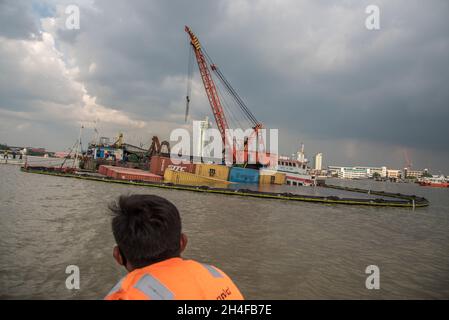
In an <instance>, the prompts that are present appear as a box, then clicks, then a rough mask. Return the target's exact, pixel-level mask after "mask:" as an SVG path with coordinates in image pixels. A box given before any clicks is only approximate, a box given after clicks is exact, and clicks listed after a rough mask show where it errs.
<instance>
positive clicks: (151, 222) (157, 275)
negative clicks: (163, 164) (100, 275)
mask: <svg viewBox="0 0 449 320" xmlns="http://www.w3.org/2000/svg"><path fill="white" fill-rule="evenodd" d="M110 210H111V211H112V214H113V218H112V232H113V235H114V238H115V241H116V243H117V245H116V246H115V247H114V249H113V256H114V259H115V260H116V261H117V262H118V264H119V265H121V266H123V267H125V268H126V270H127V271H128V272H129V273H128V274H127V275H126V276H125V277H124V278H123V279H122V280H120V282H119V283H117V284H116V285H115V286H114V288H112V290H111V291H110V292H109V293H108V295H107V296H106V298H105V299H106V300H172V299H177V300H242V299H243V296H242V294H241V293H240V291H239V289H238V288H237V286H236V285H235V284H234V282H233V281H232V280H231V279H230V278H229V277H228V276H227V275H226V274H225V273H224V272H223V271H221V270H220V269H218V268H216V267H214V266H211V265H208V264H203V263H199V262H196V261H193V260H187V259H183V258H182V257H181V253H182V252H183V251H184V249H185V247H186V245H187V237H186V235H185V234H184V233H182V225H181V218H180V215H179V212H178V209H177V208H176V207H175V205H174V204H172V203H171V202H170V201H168V200H166V199H164V198H162V197H159V196H156V195H130V196H121V197H120V198H119V199H118V201H117V202H116V203H114V204H112V205H111V206H110Z"/></svg>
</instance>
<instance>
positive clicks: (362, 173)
mask: <svg viewBox="0 0 449 320" xmlns="http://www.w3.org/2000/svg"><path fill="white" fill-rule="evenodd" d="M328 170H329V172H330V173H331V175H333V176H337V177H338V178H340V179H367V178H372V177H373V175H374V174H375V173H378V174H379V175H380V177H381V178H387V177H388V170H387V167H385V166H383V167H362V166H356V167H342V166H329V167H328ZM392 174H393V172H392Z"/></svg>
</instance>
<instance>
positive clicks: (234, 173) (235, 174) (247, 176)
mask: <svg viewBox="0 0 449 320" xmlns="http://www.w3.org/2000/svg"><path fill="white" fill-rule="evenodd" d="M229 181H231V182H238V183H259V170H254V169H246V168H240V167H232V168H231V170H230V171H229Z"/></svg>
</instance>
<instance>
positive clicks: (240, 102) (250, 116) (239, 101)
mask: <svg viewBox="0 0 449 320" xmlns="http://www.w3.org/2000/svg"><path fill="white" fill-rule="evenodd" d="M202 51H203V52H204V56H205V57H206V60H207V62H208V63H209V65H211V66H212V65H213V66H214V68H212V71H213V72H214V74H215V75H216V76H217V77H218V79H219V80H220V82H221V83H222V84H223V85H224V87H225V88H226V90H227V91H228V92H229V94H230V95H231V96H232V97H233V98H234V100H235V101H236V102H237V104H238V105H239V107H240V108H241V110H242V111H243V112H244V115H245V116H246V117H247V118H248V120H250V122H251V123H252V124H253V125H254V126H256V125H258V124H259V121H257V119H256V117H255V116H254V114H253V113H252V112H251V111H250V110H249V109H248V107H247V106H246V105H245V103H244V102H243V100H242V98H241V97H240V96H239V94H238V93H237V92H236V91H235V89H234V88H233V87H232V86H231V84H230V83H229V81H228V80H227V79H226V78H225V76H224V75H223V73H222V72H221V71H220V69H218V67H217V66H216V65H215V64H214V62H213V61H212V59H211V57H210V56H209V55H208V54H207V51H206V49H204V47H203V48H202Z"/></svg>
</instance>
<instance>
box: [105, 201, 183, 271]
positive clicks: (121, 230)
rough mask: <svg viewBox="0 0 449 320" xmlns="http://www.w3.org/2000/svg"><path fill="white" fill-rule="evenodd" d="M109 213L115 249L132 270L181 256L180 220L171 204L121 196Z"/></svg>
mask: <svg viewBox="0 0 449 320" xmlns="http://www.w3.org/2000/svg"><path fill="white" fill-rule="evenodd" d="M110 209H111V211H112V213H113V219H112V232H113V234H114V238H115V241H116V242H117V246H118V247H119V249H120V252H121V254H122V255H123V256H124V258H125V259H126V260H127V261H128V262H129V263H130V264H131V265H132V266H133V267H134V268H142V267H145V266H147V265H150V264H152V263H156V262H159V261H163V260H166V259H169V258H173V257H178V256H179V255H180V250H181V248H180V239H181V218H180V215H179V212H178V209H177V208H176V207H175V206H174V205H173V204H172V203H171V202H170V201H168V200H166V199H164V198H161V197H159V196H155V195H130V196H121V197H120V198H119V199H118V201H117V202H116V203H114V204H113V205H111V206H110Z"/></svg>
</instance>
